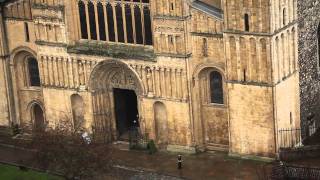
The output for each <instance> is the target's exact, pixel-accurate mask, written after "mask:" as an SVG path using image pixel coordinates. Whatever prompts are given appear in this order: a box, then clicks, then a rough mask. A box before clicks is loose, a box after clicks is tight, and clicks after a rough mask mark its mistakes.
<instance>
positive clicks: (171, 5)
mask: <svg viewBox="0 0 320 180" xmlns="http://www.w3.org/2000/svg"><path fill="white" fill-rule="evenodd" d="M170 7H171V11H173V10H174V5H173V3H171V4H170Z"/></svg>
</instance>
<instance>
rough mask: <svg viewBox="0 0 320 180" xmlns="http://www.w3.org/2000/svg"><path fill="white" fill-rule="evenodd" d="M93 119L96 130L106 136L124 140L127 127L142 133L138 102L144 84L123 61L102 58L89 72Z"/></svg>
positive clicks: (106, 137)
mask: <svg viewBox="0 0 320 180" xmlns="http://www.w3.org/2000/svg"><path fill="white" fill-rule="evenodd" d="M89 88H90V90H91V94H92V104H93V114H94V122H93V127H94V130H95V132H97V134H100V135H101V136H102V137H103V138H104V139H107V140H111V141H114V140H128V139H129V137H128V130H129V129H130V128H132V127H136V128H138V129H139V130H140V132H141V133H142V134H143V133H144V126H143V124H144V122H143V118H142V108H141V106H140V102H141V101H142V97H143V96H144V88H143V84H142V81H141V79H140V77H139V76H138V74H137V73H136V72H135V71H134V70H133V69H132V68H131V67H130V66H129V65H127V64H126V63H124V62H121V61H117V60H106V61H103V62H100V63H98V64H97V65H96V66H95V67H94V69H93V71H92V73H91V76H90V84H89Z"/></svg>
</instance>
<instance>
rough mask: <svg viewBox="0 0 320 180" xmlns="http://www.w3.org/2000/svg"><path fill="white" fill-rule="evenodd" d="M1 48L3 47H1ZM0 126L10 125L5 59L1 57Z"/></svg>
mask: <svg viewBox="0 0 320 180" xmlns="http://www.w3.org/2000/svg"><path fill="white" fill-rule="evenodd" d="M0 48H1V47H0ZM0 71H1V73H0V99H1V101H0V126H8V125H9V105H8V99H7V98H8V94H7V84H6V77H5V73H4V72H5V60H4V58H0Z"/></svg>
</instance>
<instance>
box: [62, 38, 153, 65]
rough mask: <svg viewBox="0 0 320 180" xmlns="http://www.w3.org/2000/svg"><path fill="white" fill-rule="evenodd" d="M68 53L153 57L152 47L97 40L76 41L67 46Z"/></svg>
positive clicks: (139, 57) (140, 57)
mask: <svg viewBox="0 0 320 180" xmlns="http://www.w3.org/2000/svg"><path fill="white" fill-rule="evenodd" d="M68 53H74V54H84V55H96V56H107V57H113V58H120V59H141V60H148V61H153V60H154V59H155V54H154V51H153V48H152V47H147V46H135V45H129V44H116V43H105V42H97V41H83V42H77V43H76V44H75V45H72V46H68Z"/></svg>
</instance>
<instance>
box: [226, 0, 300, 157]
mask: <svg viewBox="0 0 320 180" xmlns="http://www.w3.org/2000/svg"><path fill="white" fill-rule="evenodd" d="M223 7H224V23H225V30H224V38H225V51H226V52H225V53H226V60H227V66H226V69H227V77H228V81H227V84H228V91H229V99H228V101H229V118H230V119H229V121H230V122H229V123H230V132H232V133H233V134H237V135H233V136H232V135H231V144H230V146H231V148H230V149H232V150H231V151H236V152H242V153H245V154H250V151H252V150H255V149H256V151H259V150H258V149H260V152H262V153H263V152H266V153H270V152H277V142H278V140H279V139H277V134H278V130H280V129H282V128H290V127H299V126H300V124H299V123H300V117H299V116H300V115H299V108H300V107H299V86H298V82H299V77H298V67H297V55H296V53H297V41H296V37H297V35H296V13H295V12H296V1H295V0H294V1H286V0H280V1H279V0H273V1H263V0H257V1H255V0H253V1H251V0H241V1H237V0H225V1H224V2H223ZM244 108H245V109H246V110H245V111H244V110H243V109H244ZM252 134H257V136H252ZM258 134H259V135H258ZM271 137H273V138H271ZM272 149H274V150H272Z"/></svg>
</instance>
